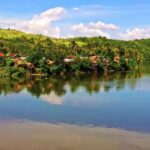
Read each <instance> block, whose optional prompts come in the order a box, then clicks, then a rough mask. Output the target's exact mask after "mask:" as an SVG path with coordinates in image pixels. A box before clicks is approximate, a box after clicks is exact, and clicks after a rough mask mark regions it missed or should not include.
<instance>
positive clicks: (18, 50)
mask: <svg viewBox="0 0 150 150" xmlns="http://www.w3.org/2000/svg"><path fill="white" fill-rule="evenodd" d="M149 47H150V39H144V40H134V41H121V40H112V39H106V38H104V37H92V38H87V37H78V38H69V39H55V38H49V37H46V36H43V35H34V34H27V33H23V32H20V31H16V30H10V29H0V68H1V70H0V72H2V73H1V74H4V72H7V74H9V75H12V74H15V75H24V74H26V73H27V72H28V73H31V72H32V73H46V74H56V73H62V72H89V71H126V70H131V69H133V68H135V67H139V66H140V64H141V63H148V62H149V61H150V59H149V58H150V48H149ZM2 68H5V69H3V71H4V70H5V71H4V72H3V71H2Z"/></svg>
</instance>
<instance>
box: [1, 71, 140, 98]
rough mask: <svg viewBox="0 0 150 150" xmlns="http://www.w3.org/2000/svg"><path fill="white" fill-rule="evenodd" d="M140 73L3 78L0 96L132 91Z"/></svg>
mask: <svg viewBox="0 0 150 150" xmlns="http://www.w3.org/2000/svg"><path fill="white" fill-rule="evenodd" d="M141 77H142V74H141V72H140V71H136V72H117V73H107V72H105V73H95V74H94V73H93V74H82V75H70V74H68V75H62V76H61V75H59V76H57V77H45V78H43V77H30V78H17V79H12V78H1V79H0V95H1V94H4V95H8V94H10V93H19V92H21V91H23V90H27V91H28V92H29V93H31V94H32V95H34V96H36V97H40V96H41V95H48V94H50V93H51V92H54V93H55V94H56V95H57V96H63V95H65V93H66V87H69V89H70V91H71V92H72V93H75V92H76V91H77V90H79V88H83V89H85V90H86V92H88V93H89V94H93V93H97V92H101V91H103V92H109V91H110V90H111V89H115V90H122V89H124V88H125V86H128V87H130V88H132V89H134V88H135V87H136V81H137V79H139V78H141Z"/></svg>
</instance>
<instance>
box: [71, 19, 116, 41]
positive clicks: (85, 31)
mask: <svg viewBox="0 0 150 150" xmlns="http://www.w3.org/2000/svg"><path fill="white" fill-rule="evenodd" d="M117 29H118V27H117V26H116V25H114V24H106V23H103V22H100V21H99V22H96V23H94V22H91V23H89V24H84V23H80V24H77V25H73V26H71V30H72V31H74V32H78V33H80V35H81V36H87V37H92V36H104V37H107V38H110V35H109V34H108V33H107V32H106V31H103V30H107V31H113V30H117Z"/></svg>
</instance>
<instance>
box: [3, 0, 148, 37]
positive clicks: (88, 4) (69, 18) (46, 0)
mask: <svg viewBox="0 0 150 150" xmlns="http://www.w3.org/2000/svg"><path fill="white" fill-rule="evenodd" d="M55 8H57V9H56V10H55V11H56V13H55V11H53V12H51V11H50V10H53V9H55ZM60 8H62V9H63V10H61V9H60ZM48 10H49V11H50V12H48V13H50V15H48V16H47V17H49V21H48V20H47V21H46V18H45V19H43V18H41V17H40V15H41V14H42V13H44V12H46V11H48ZM58 11H60V12H58ZM51 13H53V14H51ZM57 13H58V16H57V15H56V16H55V14H57ZM35 15H37V16H38V17H37V18H36V19H37V20H38V19H39V21H40V23H43V25H41V26H40V25H37V20H35V19H33V18H34V17H33V16H35ZM54 16H55V17H56V18H57V17H58V18H57V19H54V18H53V17H54ZM51 17H52V18H53V19H52V20H51ZM149 18H150V1H149V0H124V1H121V0H109V1H107V0H74V1H73V0H25V1H23V0H11V1H10V0H0V27H1V28H16V29H20V30H23V31H26V32H31V33H38V30H35V29H34V30H33V32H32V29H33V27H31V24H32V25H33V24H34V23H35V28H36V26H37V28H39V29H40V30H39V33H41V34H45V35H48V36H54V35H55V33H56V36H58V37H63V36H64V37H67V36H69V35H70V36H99V35H101V36H106V37H108V38H122V39H135V38H148V37H150V19H149ZM45 21H46V22H45ZM31 22H32V23H31ZM91 22H92V25H91ZM44 23H45V24H44ZM110 24H113V25H115V26H116V27H117V28H116V29H114V28H113V29H112V28H111V27H110V28H109V27H108V26H109V25H110ZM48 26H49V27H48ZM104 26H106V27H104ZM44 27H45V28H44ZM53 30H54V33H52V31H53ZM58 32H59V33H58ZM57 33H58V34H57Z"/></svg>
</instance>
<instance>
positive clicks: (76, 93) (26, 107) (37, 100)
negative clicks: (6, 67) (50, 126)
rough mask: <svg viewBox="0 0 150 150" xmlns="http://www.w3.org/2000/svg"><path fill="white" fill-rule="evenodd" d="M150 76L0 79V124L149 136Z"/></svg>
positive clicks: (95, 75) (132, 74) (137, 73)
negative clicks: (34, 124) (71, 127)
mask: <svg viewBox="0 0 150 150" xmlns="http://www.w3.org/2000/svg"><path fill="white" fill-rule="evenodd" d="M149 83H150V76H149V74H143V73H141V72H128V73H110V74H106V73H105V74H92V75H90V74H86V75H85V74H84V75H80V76H75V75H74V76H71V75H66V76H59V77H57V78H53V77H50V78H40V77H32V78H26V79H24V78H20V79H0V93H1V95H0V121H2V120H15V119H17V120H30V121H38V122H43V123H45V122H47V123H65V124H74V125H92V126H105V127H107V128H119V129H125V130H131V131H139V132H149V133H150V119H149V118H150V116H149V114H150V93H149V90H148V89H150V84H149Z"/></svg>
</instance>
